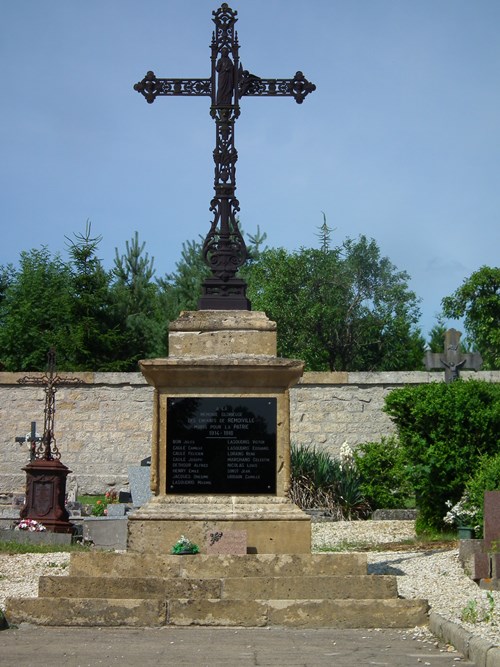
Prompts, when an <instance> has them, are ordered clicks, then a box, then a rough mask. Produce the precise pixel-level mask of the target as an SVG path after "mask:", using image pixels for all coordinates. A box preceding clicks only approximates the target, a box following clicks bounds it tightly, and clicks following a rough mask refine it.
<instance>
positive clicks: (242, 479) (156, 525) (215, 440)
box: [128, 311, 311, 553]
mask: <svg viewBox="0 0 500 667" xmlns="http://www.w3.org/2000/svg"><path fill="white" fill-rule="evenodd" d="M169 343H170V355H169V357H168V358H166V359H151V360H146V361H142V362H141V363H140V366H141V370H142V372H143V374H144V376H145V377H146V379H147V381H148V382H149V383H150V384H152V385H153V386H154V387H155V393H154V416H153V446H152V456H151V489H152V492H153V497H152V499H151V500H150V501H149V502H148V503H146V504H145V505H143V506H142V507H141V508H140V509H138V510H136V511H135V512H133V513H131V514H130V515H129V543H128V546H129V548H130V549H131V550H134V551H150V550H151V551H165V550H166V549H167V548H168V546H169V545H173V544H174V543H175V542H176V540H177V539H178V538H179V536H180V535H186V536H187V537H189V539H190V540H192V541H194V542H196V543H197V544H199V545H200V547H201V548H202V549H203V545H204V544H205V542H206V536H207V534H209V533H213V532H217V531H222V532H223V531H227V530H245V531H246V532H247V540H248V552H249V553H309V552H310V549H311V527H310V518H309V517H308V516H307V515H306V514H305V513H304V512H302V511H301V510H299V509H298V508H297V507H296V506H295V505H293V504H292V503H291V502H290V500H289V499H288V497H287V494H288V489H289V480H290V440H289V395H288V389H289V387H291V386H292V385H293V384H295V383H296V382H297V381H298V380H299V378H300V377H301V375H302V372H303V363H302V362H301V361H296V360H290V359H281V358H278V357H277V356H276V325H275V323H274V322H271V321H269V320H268V319H267V317H266V316H265V314H264V313H259V312H249V311H197V312H185V313H182V314H181V316H180V317H179V319H178V320H177V321H176V322H174V323H172V325H171V328H170V335H169Z"/></svg>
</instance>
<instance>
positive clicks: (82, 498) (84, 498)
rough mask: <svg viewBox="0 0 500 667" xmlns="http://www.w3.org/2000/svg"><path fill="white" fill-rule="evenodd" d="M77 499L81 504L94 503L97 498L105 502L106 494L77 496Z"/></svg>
mask: <svg viewBox="0 0 500 667" xmlns="http://www.w3.org/2000/svg"><path fill="white" fill-rule="evenodd" d="M76 499H77V501H78V502H79V503H82V505H95V504H96V503H97V501H98V500H100V501H101V502H105V500H106V496H105V495H104V493H102V494H101V495H99V496H77V498H76Z"/></svg>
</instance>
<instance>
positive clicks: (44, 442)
mask: <svg viewBox="0 0 500 667" xmlns="http://www.w3.org/2000/svg"><path fill="white" fill-rule="evenodd" d="M18 382H19V384H28V385H39V386H43V388H44V391H45V409H44V423H43V436H42V438H41V439H40V444H39V446H38V447H37V448H36V450H34V451H32V457H33V458H34V459H36V460H43V461H53V460H59V459H60V458H61V454H60V452H59V450H58V448H57V444H56V438H55V436H54V418H55V413H56V391H57V389H58V387H59V386H61V385H71V384H73V385H74V384H81V380H79V379H78V378H62V377H61V376H60V375H56V352H55V350H54V348H51V349H50V350H49V353H48V355H47V371H46V372H45V373H44V374H43V375H41V376H38V377H28V376H26V377H23V378H21V379H20V380H18Z"/></svg>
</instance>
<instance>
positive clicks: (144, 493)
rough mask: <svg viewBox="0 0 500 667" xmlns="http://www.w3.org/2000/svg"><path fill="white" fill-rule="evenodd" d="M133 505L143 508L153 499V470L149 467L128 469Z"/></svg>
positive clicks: (130, 467) (131, 467)
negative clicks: (142, 506)
mask: <svg viewBox="0 0 500 667" xmlns="http://www.w3.org/2000/svg"><path fill="white" fill-rule="evenodd" d="M127 472H128V481H129V484H130V495H131V496H132V505H133V506H134V507H141V505H144V504H145V503H147V502H148V500H149V499H150V498H151V495H152V493H151V488H150V486H151V468H150V467H149V466H129V467H128V468H127Z"/></svg>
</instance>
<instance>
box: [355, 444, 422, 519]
mask: <svg viewBox="0 0 500 667" xmlns="http://www.w3.org/2000/svg"><path fill="white" fill-rule="evenodd" d="M354 460H355V462H356V467H357V469H358V471H359V474H360V479H361V484H360V490H361V492H362V494H363V495H364V497H365V498H366V500H367V502H368V503H369V505H370V507H371V508H372V510H376V509H379V508H383V509H397V508H400V507H406V506H407V504H408V501H409V500H410V499H411V498H412V496H413V487H412V485H411V482H410V480H409V477H408V470H407V466H406V459H405V456H404V450H403V448H402V447H401V446H400V444H399V441H398V439H397V438H396V437H395V436H390V437H388V438H382V440H381V441H380V442H365V443H363V444H361V445H359V446H358V447H357V448H356V451H355V452H354Z"/></svg>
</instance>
